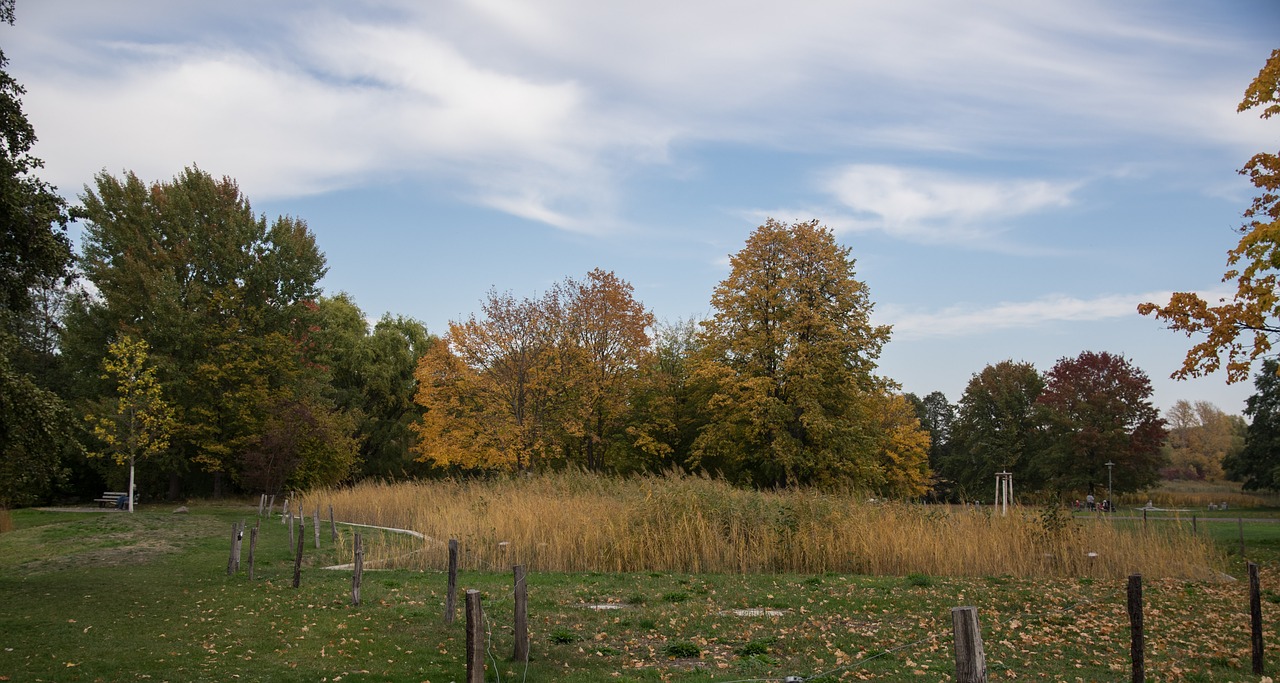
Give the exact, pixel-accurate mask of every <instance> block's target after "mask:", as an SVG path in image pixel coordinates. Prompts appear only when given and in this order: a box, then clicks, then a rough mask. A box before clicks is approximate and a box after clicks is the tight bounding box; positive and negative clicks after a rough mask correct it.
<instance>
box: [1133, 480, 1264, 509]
mask: <svg viewBox="0 0 1280 683" xmlns="http://www.w3.org/2000/svg"><path fill="white" fill-rule="evenodd" d="M1147 501H1150V502H1151V504H1152V505H1154V506H1156V507H1162V508H1201V509H1206V508H1208V507H1209V505H1210V504H1213V505H1222V504H1223V503H1227V504H1228V505H1229V507H1231V508H1236V509H1240V508H1263V507H1277V506H1280V495H1277V494H1275V493H1268V492H1262V491H1253V492H1250V491H1242V490H1241V489H1240V485H1239V484H1234V483H1231V482H1195V481H1177V482H1174V481H1170V482H1164V483H1162V484H1161V486H1160V488H1158V489H1153V490H1151V491H1143V492H1140V493H1129V494H1124V495H1120V496H1117V497H1116V504H1117V505H1120V506H1125V507H1139V506H1142V505H1145V504H1146V503H1147Z"/></svg>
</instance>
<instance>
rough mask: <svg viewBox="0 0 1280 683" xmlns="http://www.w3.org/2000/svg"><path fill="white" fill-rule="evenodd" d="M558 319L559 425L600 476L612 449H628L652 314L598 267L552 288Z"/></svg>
mask: <svg viewBox="0 0 1280 683" xmlns="http://www.w3.org/2000/svg"><path fill="white" fill-rule="evenodd" d="M557 295H558V296H557V298H558V299H559V308H560V310H562V311H563V315H562V317H561V320H560V322H559V324H558V326H557V327H558V329H559V330H560V335H559V339H558V343H557V345H556V354H557V357H556V368H557V370H558V371H559V377H558V378H557V380H558V381H557V384H562V385H563V386H564V387H565V388H566V389H567V392H566V399H567V400H566V401H565V404H564V405H563V406H561V409H560V411H559V415H560V420H559V426H560V428H561V429H562V430H563V432H564V433H565V434H566V436H567V437H568V439H571V440H573V441H577V442H578V444H579V448H578V449H576V450H577V451H578V453H580V461H581V464H582V465H584V466H585V467H586V468H587V469H591V470H600V469H603V468H604V466H605V462H606V460H605V455H606V452H607V451H608V449H609V446H610V445H611V444H615V443H620V444H623V447H624V448H626V447H628V446H627V445H626V441H625V438H626V431H625V430H626V426H627V425H626V423H625V418H626V417H627V415H628V412H629V411H628V408H629V406H630V403H631V399H632V396H633V395H634V394H635V392H636V389H637V383H638V381H639V378H640V371H641V368H642V367H643V365H644V363H645V361H646V359H647V357H648V354H649V353H650V344H651V340H650V337H649V329H650V328H651V327H653V325H654V320H655V319H654V317H653V314H652V313H650V312H649V311H648V310H646V309H645V307H644V305H643V304H641V303H640V302H639V301H636V299H635V298H634V296H633V294H632V287H631V285H630V284H629V283H627V282H625V281H623V280H622V279H621V278H619V277H618V276H617V275H615V274H614V273H612V272H606V271H603V270H601V269H599V268H596V269H594V270H592V271H591V272H590V273H587V277H586V279H585V280H584V281H582V282H576V281H573V280H566V281H565V282H564V283H563V284H562V285H561V286H560V287H559V288H558V289H557Z"/></svg>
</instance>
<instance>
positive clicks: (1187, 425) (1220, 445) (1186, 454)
mask: <svg viewBox="0 0 1280 683" xmlns="http://www.w3.org/2000/svg"><path fill="white" fill-rule="evenodd" d="M1165 422H1166V424H1168V427H1169V438H1168V440H1167V441H1166V442H1165V446H1164V453H1165V458H1166V460H1168V463H1169V465H1168V467H1166V468H1165V469H1163V470H1162V471H1161V475H1162V476H1163V477H1164V478H1165V479H1204V480H1208V481H1217V480H1219V479H1221V478H1222V477H1223V469H1222V463H1223V461H1224V460H1225V459H1226V458H1228V457H1230V456H1232V455H1234V454H1235V453H1237V452H1238V451H1239V450H1240V449H1241V448H1243V447H1244V434H1245V427H1246V425H1245V423H1244V420H1243V419H1242V418H1241V417H1240V416H1238V415H1228V414H1226V413H1224V412H1222V411H1221V410H1219V409H1218V407H1217V406H1215V405H1213V404H1212V403H1209V402H1208V401H1196V402H1195V404H1192V403H1191V402H1189V401H1178V402H1177V403H1175V404H1173V407H1171V408H1169V410H1168V412H1167V413H1166V414H1165Z"/></svg>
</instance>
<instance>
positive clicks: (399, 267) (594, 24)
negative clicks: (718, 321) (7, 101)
mask: <svg viewBox="0 0 1280 683" xmlns="http://www.w3.org/2000/svg"><path fill="white" fill-rule="evenodd" d="M1278 36H1280V3H1276V2H1275V1H1274V0H1222V1H1220V2H1213V3H1205V2H1175V1H1160V2H1155V1H1146V0H1133V1H1130V2H1123V3H1117V2H1110V1H1102V0H1070V1H1069V2H1068V1H1062V2H1050V1H1045V2H1036V1H1028V0H979V1H977V2H966V3H957V2H954V1H953V0H895V1H894V2H862V1H855V0H842V1H838V2H837V1H831V2H821V1H814V2H794V3H779V2H759V1H757V0H735V1H733V2H728V1H717V2H710V1H708V2H693V1H690V0H680V1H675V2H668V1H666V0H650V1H649V2H645V3H602V2H584V1H578V0H548V1H545V2H535V1H533V0H473V1H464V0H456V1H450V0H429V1H425V2H423V1H420V0H341V1H338V0H334V1H330V2H312V1H306V2H304V1H302V0H275V1H273V2H265V3H264V2H248V1H242V0H225V1H223V2H200V3H195V2H172V1H171V0H134V1H132V2H128V3H124V2H112V3H106V2H101V1H100V0H38V1H36V0H18V5H17V23H16V25H15V26H13V27H7V26H5V27H0V46H3V49H4V51H5V53H6V55H7V56H8V57H9V59H10V66H9V70H10V72H11V73H12V74H13V75H14V76H15V77H17V78H18V79H19V80H20V81H21V82H22V83H23V84H25V86H26V88H27V91H28V92H27V96H26V98H25V105H26V109H27V113H28V116H29V117H30V119H31V121H32V123H33V124H34V125H35V127H36V131H37V134H38V135H39V137H40V142H39V144H38V145H37V147H36V152H37V154H38V155H39V156H41V157H43V158H44V159H45V161H46V168H45V170H44V173H43V175H44V177H45V179H46V180H49V181H50V182H53V183H54V184H56V185H57V186H58V187H59V188H60V191H62V192H63V193H64V194H66V195H67V196H68V197H72V198H74V197H75V196H76V195H78V194H79V193H81V192H82V191H83V188H84V186H85V185H86V184H89V183H91V182H92V180H93V176H94V174H95V173H97V172H100V171H102V170H104V169H105V170H106V171H108V172H110V173H113V174H120V173H122V172H124V171H126V170H131V171H134V172H135V173H137V174H138V175H139V176H140V177H142V178H143V179H146V180H161V179H169V178H171V177H173V176H174V175H175V174H176V173H178V172H179V171H180V170H181V169H182V168H183V167H184V166H187V165H190V164H193V163H194V164H197V165H199V166H200V167H201V168H203V169H205V170H207V171H210V172H212V173H213V174H215V175H228V176H232V177H234V178H236V179H237V180H238V181H239V183H240V186H241V189H242V190H243V191H244V192H245V194H246V195H247V196H248V197H249V198H250V199H251V200H252V202H253V204H254V207H255V209H256V210H257V211H259V212H264V213H266V214H268V215H269V216H275V215H279V214H290V215H294V216H298V217H301V218H303V219H305V220H306V221H307V222H308V224H309V225H310V226H311V228H312V230H313V231H314V232H315V234H316V236H317V239H318V240H319V243H320V246H321V248H322V249H323V250H324V251H325V252H326V253H327V255H328V259H329V266H330V271H329V275H328V276H327V277H326V279H325V281H324V283H323V284H324V286H325V289H326V291H327V292H328V293H336V292H339V291H346V292H348V293H350V294H351V295H352V296H353V297H354V299H355V301H356V302H357V303H358V304H359V305H360V306H361V308H363V309H364V310H365V311H366V313H367V314H368V315H369V316H370V317H373V318H376V317H378V316H380V315H381V314H383V313H384V312H391V313H393V314H400V315H406V316H411V317H414V318H417V319H419V320H422V321H423V322H425V323H426V324H427V326H428V328H429V329H430V330H432V331H433V332H437V333H439V332H443V331H444V330H445V326H446V324H447V322H448V321H449V320H452V319H460V318H463V317H465V316H466V315H468V314H470V313H471V312H473V311H475V310H477V308H478V303H479V301H480V299H481V298H482V297H483V296H484V294H485V292H486V291H487V290H488V289H489V288H490V287H496V288H497V289H499V290H511V291H513V292H514V293H516V294H517V295H536V294H539V293H541V292H542V291H544V290H545V289H546V288H547V287H548V286H549V285H551V284H552V283H553V282H556V281H558V280H561V279H563V278H565V277H567V276H571V277H575V278H581V277H583V276H584V275H585V274H586V273H587V272H588V271H589V270H591V269H592V268H595V267H600V268H604V269H606V270H612V271H615V272H616V273H617V274H618V275H619V276H620V277H622V278H624V279H626V280H627V281H629V282H631V283H632V284H633V285H634V286H635V290H636V296H637V297H638V298H639V299H640V300H642V301H643V302H644V303H645V304H646V305H647V306H649V307H650V308H651V309H652V310H653V311H654V313H655V314H656V315H657V316H658V318H659V319H665V320H672V321H673V320H676V319H680V318H690V317H694V318H700V317H703V316H706V315H707V314H708V312H709V306H708V301H709V300H710V295H711V291H712V289H713V287H714V286H715V285H716V283H717V282H719V281H720V280H721V279H723V278H724V277H725V275H726V274H727V264H728V255H729V254H731V253H733V252H736V251H737V250H738V249H740V248H741V247H742V244H743V242H744V240H745V239H746V237H747V235H748V234H749V233H750V232H751V230H752V229H753V228H754V227H755V226H757V225H759V224H760V223H761V222H763V220H764V218H765V217H768V216H773V217H776V218H779V219H784V220H788V221H789V220H797V219H810V218H817V219H819V220H820V221H822V222H823V223H824V224H825V225H827V226H829V227H830V228H832V229H833V230H834V231H835V232H836V234H837V236H838V238H839V240H840V241H841V242H842V243H843V244H845V245H847V246H849V247H850V248H851V249H852V253H853V255H854V257H855V258H856V259H857V262H858V266H857V267H858V274H859V277H860V278H861V279H863V280H865V281H866V282H867V284H868V285H869V287H870V288H871V295H872V298H873V300H874V301H875V302H876V319H877V321H878V322H881V323H891V324H893V325H894V328H895V331H894V336H893V340H892V341H891V342H890V344H889V345H888V346H887V347H886V349H885V353H884V355H883V357H882V363H881V371H882V372H883V373H884V374H885V375H887V376H889V377H892V378H894V379H896V380H898V381H899V382H901V383H902V385H903V387H904V389H905V390H908V391H913V392H916V393H918V394H921V395H923V394H925V393H928V392H930V391H934V390H940V391H943V392H945V393H946V394H947V396H948V397H949V398H950V399H951V400H953V401H955V400H957V399H959V397H960V395H961V393H962V392H963V390H964V387H965V385H966V383H967V382H968V380H969V378H970V377H971V376H972V375H973V374H974V373H975V372H978V371H979V370H981V369H982V368H983V367H984V366H985V365H987V364H989V363H994V362H998V361H1000V360H1004V359H1014V360H1025V361H1030V362H1032V363H1035V364H1036V366H1037V367H1039V368H1041V369H1042V370H1047V369H1048V368H1049V367H1051V366H1052V364H1053V363H1054V362H1055V361H1056V360H1057V359H1059V358H1062V357H1065V356H1075V355H1077V354H1078V353H1080V352H1081V351H1085V350H1091V351H1110V352H1113V353H1120V354H1124V355H1125V356H1127V357H1128V358H1130V359H1131V360H1133V361H1134V362H1135V363H1136V364H1137V365H1138V366H1139V367H1141V368H1143V369H1144V370H1145V371H1146V372H1147V373H1148V374H1149V375H1150V376H1151V379H1152V381H1153V383H1154V385H1155V389H1156V393H1155V402H1156V403H1157V405H1159V406H1161V407H1162V408H1164V407H1167V406H1169V405H1171V404H1172V403H1173V402H1174V401H1176V400H1178V399H1184V398H1185V399H1189V400H1210V401H1213V402H1214V403H1216V404H1217V405H1218V406H1219V407H1221V408H1223V409H1224V410H1227V411H1230V412H1238V411H1239V410H1241V409H1242V407H1243V399H1244V398H1245V397H1247V396H1248V395H1249V394H1250V393H1251V387H1250V386H1248V385H1247V384H1246V385H1234V386H1227V385H1226V384H1225V381H1224V380H1223V379H1222V378H1221V377H1209V378H1205V379H1202V380H1196V381H1191V382H1174V381H1172V380H1169V379H1168V375H1169V373H1171V372H1172V371H1174V370H1175V369H1176V368H1177V367H1178V365H1179V363H1180V362H1181V358H1182V355H1183V354H1184V352H1185V350H1186V348H1187V346H1188V344H1189V342H1188V341H1187V340H1186V338H1185V337H1182V336H1181V335H1179V334H1176V333H1173V332H1169V331H1167V330H1164V329H1162V328H1161V326H1160V325H1159V324H1158V323H1157V322H1155V321H1154V320H1151V319H1147V318H1143V317H1141V316H1138V315H1137V314H1136V312H1135V307H1136V305H1137V304H1138V303H1140V302H1142V301H1158V302H1162V301H1165V300H1167V297H1168V293H1169V292H1172V291H1199V292H1202V293H1205V294H1206V295H1215V294H1219V293H1220V292H1222V291H1223V289H1222V288H1223V285H1222V283H1221V282H1220V278H1221V275H1222V272H1223V270H1224V257H1225V252H1226V250H1227V249H1228V248H1230V247H1231V246H1232V245H1234V243H1235V241H1236V239H1237V237H1236V235H1235V234H1234V232H1233V230H1234V229H1235V228H1236V227H1237V226H1238V225H1239V224H1240V222H1241V219H1240V213H1241V211H1242V210H1243V209H1244V208H1245V207H1246V206H1247V205H1248V203H1249V200H1250V197H1251V196H1252V192H1251V187H1250V186H1249V185H1248V183H1247V182H1246V181H1245V180H1244V179H1243V178H1240V177H1239V176H1238V175H1237V174H1236V173H1235V171H1236V169H1238V168H1239V167H1240V166H1241V165H1243V163H1244V162H1245V161H1246V160H1247V159H1248V158H1249V156H1251V155H1252V154H1254V153H1256V152H1259V151H1264V150H1265V151H1273V152H1274V151H1275V150H1276V148H1277V140H1278V139H1280V135H1278V134H1277V133H1278V131H1280V128H1277V125H1280V124H1277V123H1276V122H1275V121H1274V120H1273V121H1270V122H1265V121H1261V120H1259V119H1258V117H1257V116H1256V114H1252V113H1249V114H1236V112H1235V109H1236V104H1237V103H1238V102H1239V100H1240V98H1241V95H1242V93H1243V91H1244V88H1245V86H1246V85H1247V84H1248V83H1249V81H1250V80H1252V78H1253V77H1254V76H1255V75H1256V74H1257V72H1258V69H1259V68H1261V66H1262V64H1263V62H1264V61H1265V60H1266V58H1267V56H1268V55H1269V54H1270V51H1271V50H1272V49H1273V48H1276V47H1280V41H1277V37H1278Z"/></svg>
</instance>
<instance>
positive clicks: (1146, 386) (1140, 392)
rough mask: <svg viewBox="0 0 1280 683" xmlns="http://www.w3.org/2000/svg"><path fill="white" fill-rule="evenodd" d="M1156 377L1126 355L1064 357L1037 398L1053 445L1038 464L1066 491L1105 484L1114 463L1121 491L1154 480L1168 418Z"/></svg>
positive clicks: (1047, 479) (1115, 480) (1114, 477)
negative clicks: (1156, 400) (1157, 399)
mask: <svg viewBox="0 0 1280 683" xmlns="http://www.w3.org/2000/svg"><path fill="white" fill-rule="evenodd" d="M1150 399H1151V380H1150V379H1148V378H1147V375H1146V373H1144V372H1143V371H1142V370H1141V369H1139V368H1138V367H1136V366H1134V365H1133V364H1132V363H1130V362H1129V360H1128V359H1126V358H1124V357H1123V356H1117V355H1113V354H1110V353H1107V352H1105V351H1104V352H1102V353H1094V352H1092V351H1085V352H1083V353H1081V354H1080V355H1079V356H1077V357H1076V358H1063V359H1061V360H1059V361H1058V362H1057V363H1056V364H1055V365H1054V366H1053V369H1051V370H1050V371H1049V372H1048V374H1047V375H1046V382H1045V389H1044V392H1042V393H1041V394H1040V398H1039V399H1038V400H1037V404H1038V405H1039V406H1040V407H1041V408H1043V410H1044V423H1045V425H1046V430H1047V439H1048V441H1047V447H1046V450H1045V452H1044V454H1043V456H1042V457H1041V458H1040V460H1039V462H1038V463H1037V465H1038V466H1039V468H1040V469H1041V471H1042V473H1043V475H1044V478H1045V482H1046V483H1047V484H1048V485H1050V486H1052V487H1053V488H1055V489H1057V490H1060V491H1071V490H1075V491H1082V490H1088V491H1089V492H1090V493H1092V492H1094V491H1095V490H1099V489H1101V488H1102V486H1103V485H1104V482H1106V481H1107V477H1108V468H1107V467H1106V463H1108V462H1113V463H1115V464H1114V471H1113V472H1111V475H1112V487H1113V490H1114V491H1118V492H1124V491H1140V490H1142V489H1145V488H1147V487H1149V486H1151V485H1153V484H1155V483H1156V482H1157V481H1158V480H1159V477H1160V467H1161V466H1162V465H1163V464H1164V462H1165V460H1164V457H1163V454H1162V453H1161V450H1160V447H1161V445H1162V444H1163V443H1164V440H1165V429H1164V420H1163V419H1161V417H1160V413H1159V411H1157V410H1156V409H1155V406H1153V405H1151V400H1150Z"/></svg>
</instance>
